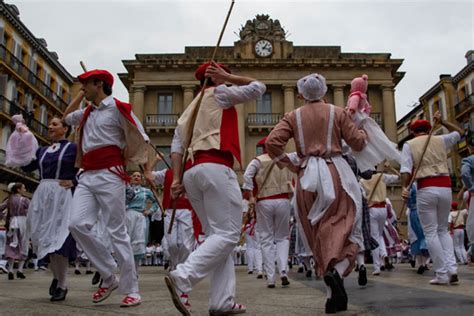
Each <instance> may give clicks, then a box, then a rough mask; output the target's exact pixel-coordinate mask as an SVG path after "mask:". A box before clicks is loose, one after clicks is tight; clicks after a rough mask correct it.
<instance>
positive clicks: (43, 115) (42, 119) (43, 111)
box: [40, 104, 48, 125]
mask: <svg viewBox="0 0 474 316" xmlns="http://www.w3.org/2000/svg"><path fill="white" fill-rule="evenodd" d="M40 122H41V123H42V124H43V125H48V108H47V107H46V105H44V104H43V105H41V112H40Z"/></svg>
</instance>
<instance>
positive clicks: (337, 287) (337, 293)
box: [324, 269, 347, 311]
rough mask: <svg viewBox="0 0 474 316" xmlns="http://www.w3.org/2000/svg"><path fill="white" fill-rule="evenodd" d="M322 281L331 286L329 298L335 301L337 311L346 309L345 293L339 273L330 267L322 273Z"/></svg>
mask: <svg viewBox="0 0 474 316" xmlns="http://www.w3.org/2000/svg"><path fill="white" fill-rule="evenodd" d="M324 283H326V285H327V286H329V287H330V288H331V292H332V294H331V296H332V297H331V299H332V300H333V301H335V304H336V308H337V311H345V310H347V293H346V290H345V289H344V283H343V282H342V278H341V277H340V276H339V273H338V272H337V271H336V270H335V269H331V271H328V272H327V273H326V274H325V275H324Z"/></svg>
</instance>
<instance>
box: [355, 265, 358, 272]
mask: <svg viewBox="0 0 474 316" xmlns="http://www.w3.org/2000/svg"><path fill="white" fill-rule="evenodd" d="M354 271H355V272H359V265H358V264H356V267H355V269H354Z"/></svg>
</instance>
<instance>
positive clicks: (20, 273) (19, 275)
mask: <svg viewBox="0 0 474 316" xmlns="http://www.w3.org/2000/svg"><path fill="white" fill-rule="evenodd" d="M16 278H17V279H26V277H25V275H24V274H23V272H20V271H17V272H16Z"/></svg>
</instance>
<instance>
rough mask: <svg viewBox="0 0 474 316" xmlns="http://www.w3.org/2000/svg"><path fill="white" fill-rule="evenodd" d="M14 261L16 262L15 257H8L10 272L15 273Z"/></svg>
mask: <svg viewBox="0 0 474 316" xmlns="http://www.w3.org/2000/svg"><path fill="white" fill-rule="evenodd" d="M13 263H14V260H13V259H8V272H11V273H13Z"/></svg>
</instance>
